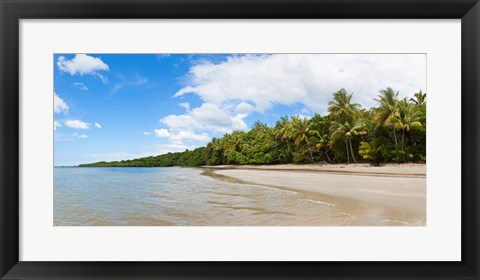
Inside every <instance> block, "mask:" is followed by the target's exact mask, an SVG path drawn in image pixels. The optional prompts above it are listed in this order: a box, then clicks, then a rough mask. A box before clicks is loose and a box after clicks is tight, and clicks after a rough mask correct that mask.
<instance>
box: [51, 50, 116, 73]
mask: <svg viewBox="0 0 480 280" xmlns="http://www.w3.org/2000/svg"><path fill="white" fill-rule="evenodd" d="M57 66H58V69H59V70H60V71H63V72H66V73H69V74H70V75H72V76H73V75H77V74H78V75H80V76H83V75H88V74H90V75H94V74H98V72H100V71H109V70H110V69H109V67H108V65H107V64H105V62H103V61H102V60H101V59H100V58H98V57H93V56H89V55H87V54H76V55H75V57H73V58H72V59H66V58H65V57H64V56H60V57H59V58H58V61H57ZM102 77H103V76H102V75H101V74H100V78H102Z"/></svg>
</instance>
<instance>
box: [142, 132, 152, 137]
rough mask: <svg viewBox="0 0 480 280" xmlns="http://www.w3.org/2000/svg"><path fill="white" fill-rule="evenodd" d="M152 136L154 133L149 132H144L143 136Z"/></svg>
mask: <svg viewBox="0 0 480 280" xmlns="http://www.w3.org/2000/svg"><path fill="white" fill-rule="evenodd" d="M152 134H153V133H151V132H148V131H144V132H143V135H145V136H149V135H152Z"/></svg>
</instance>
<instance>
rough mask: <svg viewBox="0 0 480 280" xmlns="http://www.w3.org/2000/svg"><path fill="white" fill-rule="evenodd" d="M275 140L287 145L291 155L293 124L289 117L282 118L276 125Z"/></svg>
mask: <svg viewBox="0 0 480 280" xmlns="http://www.w3.org/2000/svg"><path fill="white" fill-rule="evenodd" d="M275 138H276V139H280V140H281V141H284V142H286V143H287V149H288V152H289V153H291V152H292V150H291V148H290V140H291V138H292V124H291V123H290V121H289V120H288V117H287V116H285V117H282V118H281V119H280V120H279V121H277V123H276V125H275Z"/></svg>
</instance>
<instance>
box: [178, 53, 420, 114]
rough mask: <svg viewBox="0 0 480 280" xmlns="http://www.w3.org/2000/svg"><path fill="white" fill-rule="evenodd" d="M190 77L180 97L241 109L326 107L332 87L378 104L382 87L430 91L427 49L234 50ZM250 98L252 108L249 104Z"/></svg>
mask: <svg viewBox="0 0 480 280" xmlns="http://www.w3.org/2000/svg"><path fill="white" fill-rule="evenodd" d="M186 78H187V83H186V85H185V87H183V88H181V89H180V90H178V91H177V92H176V93H175V95H174V96H175V97H179V96H182V95H185V94H195V95H197V96H199V97H200V98H201V99H202V100H203V101H204V102H206V103H207V104H214V105H216V106H218V107H220V108H222V109H223V108H225V107H226V106H227V104H230V105H231V104H232V103H233V104H236V106H237V107H238V113H241V112H243V113H245V110H246V111H248V110H255V111H257V112H260V113H263V112H266V111H267V110H269V109H270V108H272V107H273V106H274V105H292V104H296V103H301V104H303V105H304V106H305V107H306V108H307V109H309V110H311V111H312V112H319V113H322V114H323V113H326V111H327V107H328V101H329V100H331V98H332V93H334V92H336V91H338V90H339V89H340V88H345V89H346V90H347V91H348V92H353V93H354V98H353V99H354V100H353V101H354V102H359V103H361V104H362V105H364V106H365V107H371V106H374V105H375V102H374V101H373V98H375V97H376V96H377V95H378V91H379V90H381V89H384V88H386V87H392V88H393V89H395V90H398V91H400V95H401V96H411V95H413V93H415V92H417V91H418V90H420V89H421V90H423V91H426V56H425V55H423V54H273V55H235V56H231V57H229V58H228V59H227V60H226V61H223V62H220V63H212V62H208V61H204V62H201V63H198V64H196V65H194V66H192V67H191V68H190V70H189V73H188V75H187V77H186ZM242 102H244V103H245V104H250V105H251V106H252V108H248V106H247V105H245V104H243V105H241V104H242Z"/></svg>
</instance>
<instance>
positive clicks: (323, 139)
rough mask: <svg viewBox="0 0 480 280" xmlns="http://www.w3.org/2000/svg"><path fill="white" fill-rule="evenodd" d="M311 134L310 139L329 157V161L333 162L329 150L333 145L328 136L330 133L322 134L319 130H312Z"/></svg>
mask: <svg viewBox="0 0 480 280" xmlns="http://www.w3.org/2000/svg"><path fill="white" fill-rule="evenodd" d="M310 134H311V135H312V136H311V137H310V141H311V142H312V143H314V144H315V148H317V150H319V151H320V152H322V153H323V154H324V155H325V157H326V158H327V161H328V162H331V161H332V160H331V159H330V156H329V155H328V151H329V149H330V146H331V141H330V139H329V137H328V134H324V135H322V134H320V132H318V131H317V130H313V129H312V130H310Z"/></svg>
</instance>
